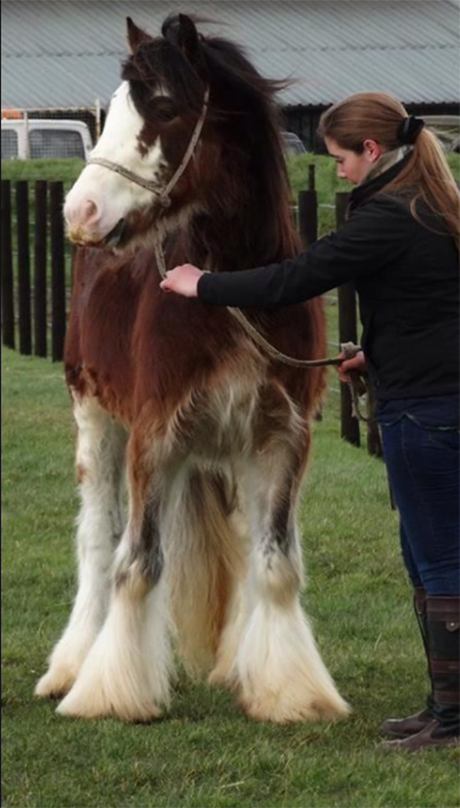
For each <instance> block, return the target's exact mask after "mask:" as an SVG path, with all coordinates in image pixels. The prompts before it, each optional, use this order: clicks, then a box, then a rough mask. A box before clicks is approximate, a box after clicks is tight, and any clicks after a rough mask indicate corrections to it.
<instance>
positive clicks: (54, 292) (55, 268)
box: [50, 182, 66, 362]
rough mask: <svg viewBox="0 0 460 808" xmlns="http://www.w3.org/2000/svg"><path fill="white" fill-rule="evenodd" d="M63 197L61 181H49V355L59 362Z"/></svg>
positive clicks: (62, 330)
mask: <svg viewBox="0 0 460 808" xmlns="http://www.w3.org/2000/svg"><path fill="white" fill-rule="evenodd" d="M63 198H64V190H63V183H62V182H51V183H50V226H51V301H52V302H51V310H52V324H51V347H52V352H51V355H52V359H53V362H61V361H62V359H63V356H64V340H65V332H66V293H65V255H64V222H63V218H62V207H63Z"/></svg>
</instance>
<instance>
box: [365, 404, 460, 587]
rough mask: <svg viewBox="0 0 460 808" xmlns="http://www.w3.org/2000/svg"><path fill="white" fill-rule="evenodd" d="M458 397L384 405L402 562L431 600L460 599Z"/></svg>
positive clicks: (380, 419)
mask: <svg viewBox="0 0 460 808" xmlns="http://www.w3.org/2000/svg"><path fill="white" fill-rule="evenodd" d="M459 403H460V402H459V397H458V396H455V395H453V396H442V397H441V396H439V397H433V398H425V399H422V398H418V399H402V400H396V399H395V400H392V401H387V402H381V403H379V405H378V409H377V421H378V423H379V424H380V429H381V435H382V445H383V454H384V458H385V463H386V466H387V470H388V477H389V480H390V485H391V488H392V491H393V496H394V499H395V503H396V505H397V508H398V511H399V517H400V536H401V549H402V555H403V560H404V563H405V566H406V568H407V571H408V573H409V577H410V579H411V582H412V584H413V585H414V586H423V587H424V589H425V591H426V592H427V594H428V595H431V596H436V595H458V594H459V591H460V585H459V572H460V569H459V557H460V517H459V510H460V508H459V468H460V467H459Z"/></svg>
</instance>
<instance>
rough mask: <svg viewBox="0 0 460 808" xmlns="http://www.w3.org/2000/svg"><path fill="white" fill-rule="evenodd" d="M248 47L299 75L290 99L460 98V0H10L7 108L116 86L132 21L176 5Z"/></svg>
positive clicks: (72, 98)
mask: <svg viewBox="0 0 460 808" xmlns="http://www.w3.org/2000/svg"><path fill="white" fill-rule="evenodd" d="M187 10H188V11H189V12H190V11H191V12H192V13H193V14H196V15H199V16H202V17H206V18H208V19H212V20H216V21H217V23H216V24H213V25H209V24H207V25H202V26H201V28H202V30H203V31H204V32H209V33H219V34H221V35H223V36H225V37H227V38H229V39H233V40H234V41H236V42H238V43H240V44H241V45H242V46H243V47H244V48H245V49H246V51H247V53H248V55H249V57H250V58H251V59H252V61H253V62H254V63H255V64H256V66H257V67H258V68H259V70H260V71H261V72H262V73H263V74H264V75H267V76H272V77H276V78H285V77H290V76H292V77H295V78H296V79H297V82H296V83H295V84H294V85H293V86H291V87H290V88H288V89H287V90H285V91H284V92H283V93H282V95H281V101H282V102H283V103H284V104H286V105H297V104H301V105H315V106H316V105H326V104H329V103H331V102H334V101H336V100H338V99H339V98H342V97H343V96H345V95H347V94H349V93H352V92H357V91H359V90H370V89H372V90H384V91H387V92H391V93H393V94H394V95H396V96H398V97H399V98H400V99H401V100H402V101H403V102H404V103H414V104H417V103H418V104H421V103H436V104H439V103H456V102H457V101H458V98H459V95H460V93H459V84H460V81H459V68H460V58H459V8H458V0H316V2H315V0H297V1H294V0H226V1H225V2H222V0H203V1H201V0H192V1H191V0H188V2H185V3H183V2H176V0H168V1H167V2H163V0H152V1H150V0H129V2H126V1H125V0H110V2H107V1H104V0H54V1H53V0H21V2H17V0H3V2H2V71H3V80H2V106H16V107H47V106H52V107H56V106H87V105H88V106H89V105H91V104H93V103H94V99H95V98H99V99H100V100H101V101H102V102H103V103H105V102H106V101H107V99H108V98H109V97H110V95H111V94H112V92H113V90H114V89H115V87H116V86H117V83H118V77H119V73H120V59H121V58H122V57H123V55H124V53H125V18H126V16H128V15H129V16H131V17H133V19H134V20H135V21H136V23H137V24H138V25H140V26H144V27H145V28H146V29H147V30H148V31H149V32H150V33H152V34H155V33H156V32H158V30H159V26H160V25H161V23H162V21H163V20H164V18H165V17H166V16H167V15H168V14H170V13H171V12H174V11H183V12H186V11H187Z"/></svg>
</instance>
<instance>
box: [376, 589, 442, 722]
mask: <svg viewBox="0 0 460 808" xmlns="http://www.w3.org/2000/svg"><path fill="white" fill-rule="evenodd" d="M413 602H414V611H415V616H416V618H417V622H418V625H419V629H420V633H421V635H422V640H423V647H424V649H425V654H426V658H427V661H428V646H427V638H426V608H425V604H426V594H425V590H424V588H423V587H422V586H419V587H415V589H414V601H413ZM428 675H429V677H430V680H431V693H430V694H429V696H428V697H427V700H426V707H425V709H424V710H421V711H420V712H419V713H416V714H415V715H409V716H408V717H407V718H387V720H386V721H384V722H383V724H382V726H381V727H380V732H381V733H382V734H383V735H388V737H389V738H407V737H408V736H409V735H416V734H417V732H420V731H421V730H422V729H425V727H426V726H427V725H428V724H429V723H430V722H431V721H432V720H433V711H432V706H433V681H432V679H431V671H430V665H429V663H428Z"/></svg>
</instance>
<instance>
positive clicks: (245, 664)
mask: <svg viewBox="0 0 460 808" xmlns="http://www.w3.org/2000/svg"><path fill="white" fill-rule="evenodd" d="M292 437H293V436H292V435H286V436H285V440H284V441H281V440H277V441H276V443H275V442H272V443H271V445H270V444H269V445H268V446H267V448H266V449H265V450H264V451H263V452H262V454H260V455H259V456H258V457H257V458H256V459H255V460H254V462H253V463H252V464H250V465H249V466H248V467H247V470H246V480H245V484H244V488H245V490H246V491H250V492H251V499H250V501H249V502H248V508H249V509H250V511H251V517H252V518H251V528H252V535H253V549H252V558H251V567H250V573H249V578H248V582H247V607H246V608H247V615H246V624H245V626H244V628H243V630H242V632H241V639H240V642H239V647H238V650H237V654H236V659H235V666H234V681H235V683H236V684H237V686H238V689H239V694H240V698H241V702H242V704H243V706H244V708H245V710H246V711H247V712H248V713H249V714H250V715H251V716H252V717H254V718H256V719H260V720H271V721H279V722H286V721H299V720H304V719H317V718H322V717H324V718H335V717H338V716H340V715H344V714H346V713H347V711H348V708H347V705H346V703H345V702H344V701H343V699H342V698H341V697H340V695H339V693H338V692H337V690H336V688H335V686H334V683H333V681H332V679H331V677H330V675H329V673H328V671H327V669H326V667H325V665H324V663H323V661H322V659H321V656H320V654H319V651H318V649H317V647H316V644H315V641H314V639H313V635H312V632H311V629H310V627H309V624H308V622H307V619H306V617H305V615H304V614H303V612H302V609H301V606H300V602H299V592H300V588H301V584H302V561H301V551H300V547H299V541H298V536H297V530H296V525H295V516H294V507H295V497H296V493H297V488H298V485H299V482H300V479H301V476H302V470H303V466H304V463H305V459H306V455H307V450H308V435H306V434H304V435H303V436H301V435H299V434H297V437H296V439H295V441H292ZM290 439H291V440H290ZM302 441H304V445H303V447H302V446H301V445H300V444H301V443H302Z"/></svg>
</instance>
